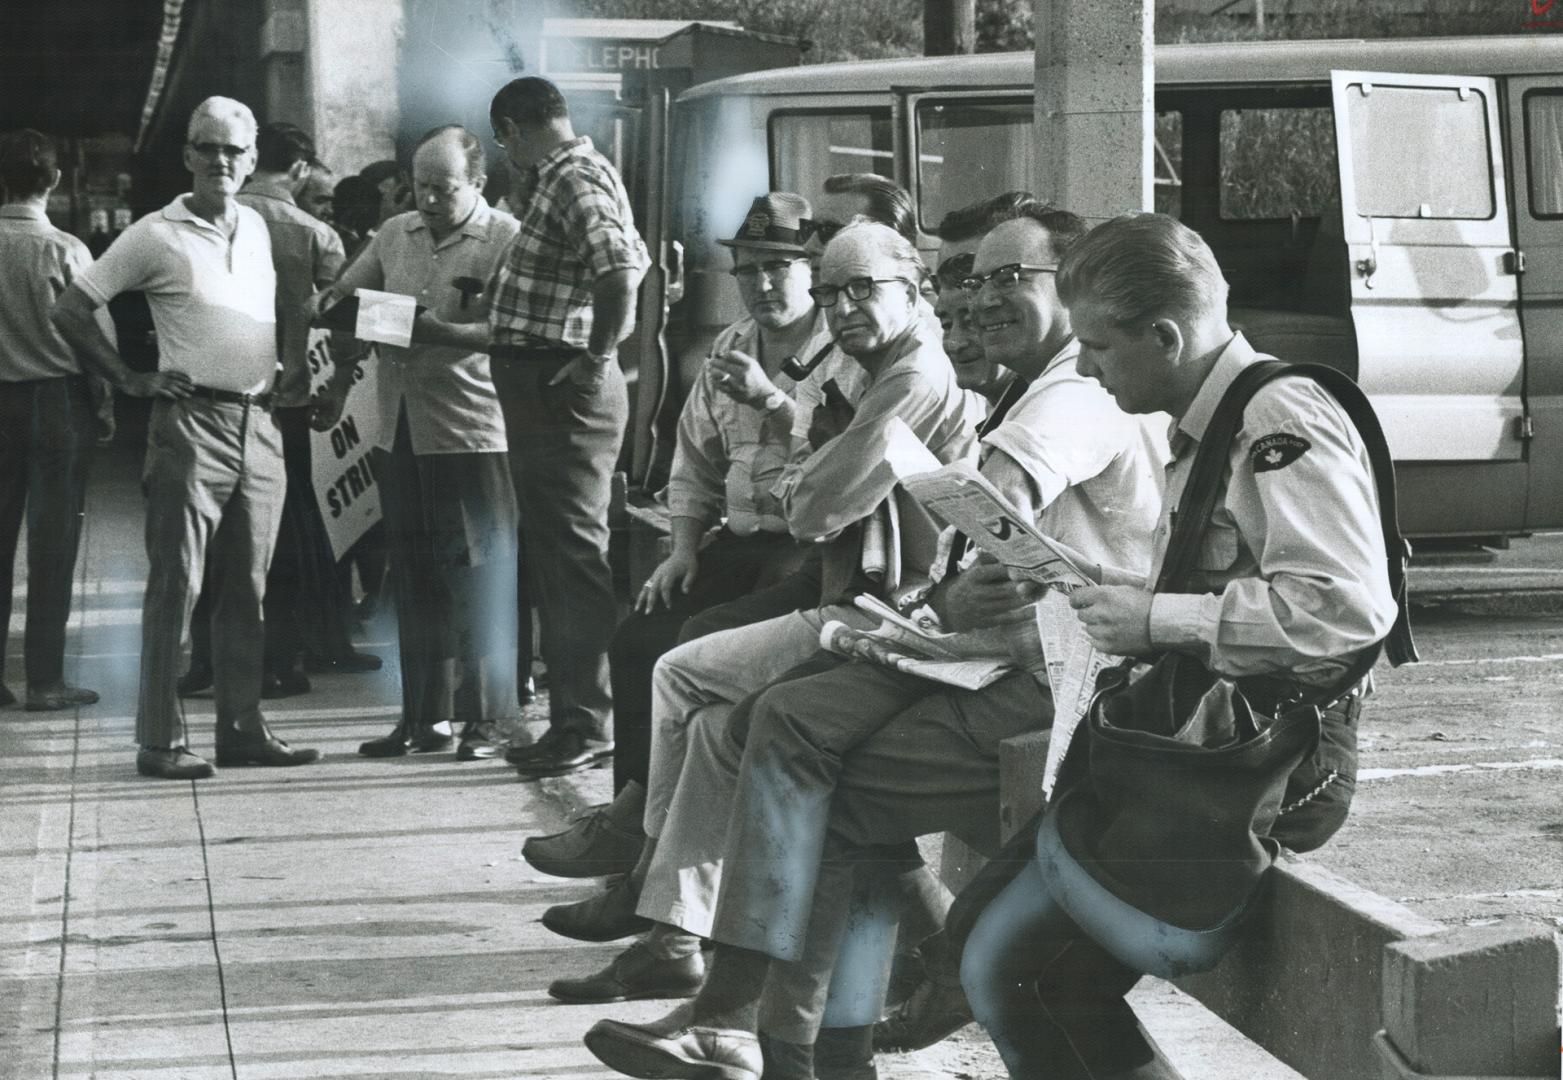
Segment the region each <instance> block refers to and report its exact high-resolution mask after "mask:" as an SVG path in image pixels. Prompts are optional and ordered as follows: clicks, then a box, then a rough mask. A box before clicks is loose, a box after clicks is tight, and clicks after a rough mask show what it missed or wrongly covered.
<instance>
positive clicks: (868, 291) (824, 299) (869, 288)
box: [809, 277, 906, 308]
mask: <svg viewBox="0 0 1563 1080" xmlns="http://www.w3.org/2000/svg"><path fill="white" fill-rule="evenodd" d="M893 281H899V282H901V283H902V284H906V278H898V277H893V278H871V277H855V278H852V279H851V280H850V281H847V282H845V283H843V284H841V285H816V286H814V288H812V289H810V290H809V295H810V296H812V297H813V298H814V302H815V303H816V304H818V305H819V306H820V307H822V308H829V307H835V306H836V303H837V302H838V301H839V300H840V299H841V294H842V293H846V294H847V296H848V298H849V299H851V300H853V301H855V302H857V303H862V302H863V301H864V300H867V299H868V298H869V297H870V296H873V295H874V286H875V285H888V284H890V283H891V282H893Z"/></svg>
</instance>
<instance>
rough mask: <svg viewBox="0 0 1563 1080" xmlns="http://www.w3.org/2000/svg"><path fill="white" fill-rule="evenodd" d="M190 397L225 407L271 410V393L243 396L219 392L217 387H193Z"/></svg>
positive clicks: (227, 391)
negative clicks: (203, 399)
mask: <svg viewBox="0 0 1563 1080" xmlns="http://www.w3.org/2000/svg"><path fill="white" fill-rule="evenodd" d="M190 396H191V397H194V398H205V399H206V400H207V401H215V402H218V403H220V404H223V405H244V406H250V405H253V406H255V407H256V408H257V409H269V408H271V397H272V395H271V391H269V390H268V391H266V392H265V393H264V394H243V393H240V392H239V391H237V390H219V389H218V388H217V387H215V386H192V387H191V388H190Z"/></svg>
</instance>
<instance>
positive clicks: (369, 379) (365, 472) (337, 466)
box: [309, 329, 380, 559]
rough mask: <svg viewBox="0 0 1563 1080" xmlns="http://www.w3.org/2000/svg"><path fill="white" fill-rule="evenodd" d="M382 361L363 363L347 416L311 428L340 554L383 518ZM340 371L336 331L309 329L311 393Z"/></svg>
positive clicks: (320, 497) (313, 458) (325, 510)
mask: <svg viewBox="0 0 1563 1080" xmlns="http://www.w3.org/2000/svg"><path fill="white" fill-rule="evenodd" d="M379 369H380V365H379V364H378V363H377V362H376V361H375V359H374V358H372V357H371V358H370V359H369V360H367V361H365V362H364V363H362V364H360V365H359V368H358V378H357V379H356V380H355V381H354V383H353V390H352V392H351V393H350V394H348V397H347V405H346V406H345V407H344V408H343V409H342V416H341V418H340V419H339V420H338V421H337V422H336V425H335V426H334V427H332V429H331V430H330V431H311V432H310V447H309V449H310V465H311V470H312V473H313V478H314V481H315V498H316V500H317V501H318V502H319V503H320V516H321V517H322V518H324V519H325V523H326V535H327V536H328V537H330V540H331V551H332V553H333V554H334V555H335V556H336V557H337V558H338V559H340V558H342V556H343V555H345V554H346V553H347V549H348V548H350V547H352V546H353V545H354V544H355V543H357V542H358V538H359V537H361V536H363V535H364V533H366V532H368V531H369V529H370V527H371V526H373V525H374V523H375V522H377V521H379V520H380V488H379V485H378V484H377V483H376V482H375V476H374V471H373V469H372V467H371V463H370V454H371V451H373V450H374V447H375V445H376V443H378V441H379V439H380V393H379V388H378V386H377V385H376V379H377V378H378V376H379ZM335 370H336V367H335V364H334V363H333V362H332V359H331V333H330V331H328V330H320V329H313V330H311V331H310V332H309V373H310V392H311V394H312V395H313V394H318V393H320V391H321V389H322V388H324V387H325V385H326V383H327V382H329V381H330V379H331V374H332V372H333V371H335Z"/></svg>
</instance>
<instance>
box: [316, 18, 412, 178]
mask: <svg viewBox="0 0 1563 1080" xmlns="http://www.w3.org/2000/svg"><path fill="white" fill-rule="evenodd" d="M306 4H307V6H306V11H307V14H308V52H307V56H308V69H309V82H308V85H309V105H310V114H311V115H310V120H311V122H310V123H309V124H308V125H303V124H302V122H301V126H308V127H309V128H310V130H311V131H312V132H313V133H314V136H315V144H316V146H317V147H318V148H319V152H320V158H321V160H323V161H324V162H325V163H326V164H327V165H330V166H331V167H332V168H333V169H334V170H336V173H337V175H338V176H347V175H348V174H350V173H356V172H357V171H358V170H360V169H362V168H363V167H364V166H365V165H368V164H369V163H370V162H371V161H378V160H380V159H381V158H388V157H393V156H395V152H396V130H397V123H398V120H399V117H400V102H399V100H398V95H397V92H396V86H397V82H396V75H397V65H398V63H399V61H400V59H401V52H402V37H403V26H404V18H403V8H402V0H306Z"/></svg>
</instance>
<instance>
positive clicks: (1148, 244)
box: [1058, 213, 1227, 327]
mask: <svg viewBox="0 0 1563 1080" xmlns="http://www.w3.org/2000/svg"><path fill="white" fill-rule="evenodd" d="M1058 296H1059V299H1061V300H1062V301H1063V302H1064V305H1065V306H1066V307H1073V306H1074V305H1076V304H1078V303H1081V302H1085V303H1090V304H1092V305H1094V306H1095V308H1096V310H1098V311H1100V312H1102V314H1103V316H1104V317H1105V318H1106V319H1108V320H1109V321H1110V322H1112V323H1114V324H1115V325H1117V326H1120V327H1128V326H1133V325H1138V324H1144V323H1147V322H1150V321H1152V320H1154V319H1158V318H1163V317H1170V318H1177V319H1197V318H1199V317H1200V316H1204V315H1208V314H1211V313H1213V312H1219V313H1222V314H1224V313H1225V311H1226V303H1227V282H1226V278H1225V277H1223V276H1222V274H1221V267H1220V266H1218V265H1217V264H1216V256H1215V254H1214V253H1213V252H1212V251H1211V250H1210V245H1209V244H1207V243H1205V241H1204V238H1203V237H1201V236H1200V235H1199V233H1197V232H1195V231H1194V230H1193V229H1191V228H1189V227H1188V226H1187V225H1185V224H1183V223H1182V222H1181V221H1179V220H1177V219H1176V218H1173V217H1168V216H1167V215H1166V214H1149V213H1134V214H1124V215H1122V216H1121V217H1116V218H1113V219H1112V220H1111V221H1106V222H1103V223H1102V224H1100V225H1098V226H1097V227H1096V228H1094V229H1092V230H1091V231H1090V232H1089V233H1087V234H1086V235H1085V236H1084V237H1083V238H1082V239H1081V240H1079V241H1078V242H1077V243H1075V244H1074V245H1073V246H1071V247H1070V248H1069V250H1068V251H1067V252H1065V254H1064V258H1063V260H1062V262H1060V264H1059V270H1058Z"/></svg>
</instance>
